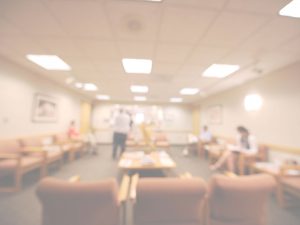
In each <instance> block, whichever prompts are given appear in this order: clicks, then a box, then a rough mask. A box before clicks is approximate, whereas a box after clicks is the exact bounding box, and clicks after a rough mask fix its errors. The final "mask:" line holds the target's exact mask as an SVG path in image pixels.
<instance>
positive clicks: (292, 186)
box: [277, 164, 300, 207]
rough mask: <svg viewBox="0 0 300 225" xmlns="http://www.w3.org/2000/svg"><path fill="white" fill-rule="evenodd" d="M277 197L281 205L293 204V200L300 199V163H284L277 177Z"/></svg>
mask: <svg viewBox="0 0 300 225" xmlns="http://www.w3.org/2000/svg"><path fill="white" fill-rule="evenodd" d="M277 181H278V188H277V198H278V202H279V204H280V206H281V207H289V206H293V204H292V201H291V200H298V203H299V200H300V165H299V164H298V165H282V166H281V169H280V175H279V176H278V178H277Z"/></svg>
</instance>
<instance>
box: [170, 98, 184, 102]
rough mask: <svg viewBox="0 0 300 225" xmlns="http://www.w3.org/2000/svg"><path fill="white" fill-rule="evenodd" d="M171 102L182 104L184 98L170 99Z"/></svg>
mask: <svg viewBox="0 0 300 225" xmlns="http://www.w3.org/2000/svg"><path fill="white" fill-rule="evenodd" d="M170 102H182V98H170Z"/></svg>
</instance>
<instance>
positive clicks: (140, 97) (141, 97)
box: [134, 96, 147, 102]
mask: <svg viewBox="0 0 300 225" xmlns="http://www.w3.org/2000/svg"><path fill="white" fill-rule="evenodd" d="M146 100H147V98H146V97H145V96H134V101H138V102H143V101H146Z"/></svg>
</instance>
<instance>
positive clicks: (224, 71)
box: [202, 64, 240, 78]
mask: <svg viewBox="0 0 300 225" xmlns="http://www.w3.org/2000/svg"><path fill="white" fill-rule="evenodd" d="M239 69H240V66H239V65H228V64H212V65H211V66H210V67H208V68H207V69H206V70H205V71H204V73H203V74H202V76H203V77H214V78H224V77H227V76H228V75H230V74H232V73H234V72H236V71H237V70H239Z"/></svg>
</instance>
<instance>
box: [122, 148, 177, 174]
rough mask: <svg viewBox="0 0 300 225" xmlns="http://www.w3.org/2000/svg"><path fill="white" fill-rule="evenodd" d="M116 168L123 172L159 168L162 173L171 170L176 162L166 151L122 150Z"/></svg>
mask: <svg viewBox="0 0 300 225" xmlns="http://www.w3.org/2000/svg"><path fill="white" fill-rule="evenodd" d="M118 168H119V169H120V170H122V171H123V172H124V173H129V172H137V171H149V170H161V171H162V172H164V173H167V174H168V173H170V172H173V171H172V170H173V169H174V168H176V163H175V162H174V161H173V159H172V158H171V157H170V156H169V154H168V153H167V152H166V151H163V150H160V151H153V152H150V153H148V154H147V153H145V152H143V151H131V152H124V153H123V154H122V156H121V158H120V160H119V163H118Z"/></svg>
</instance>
